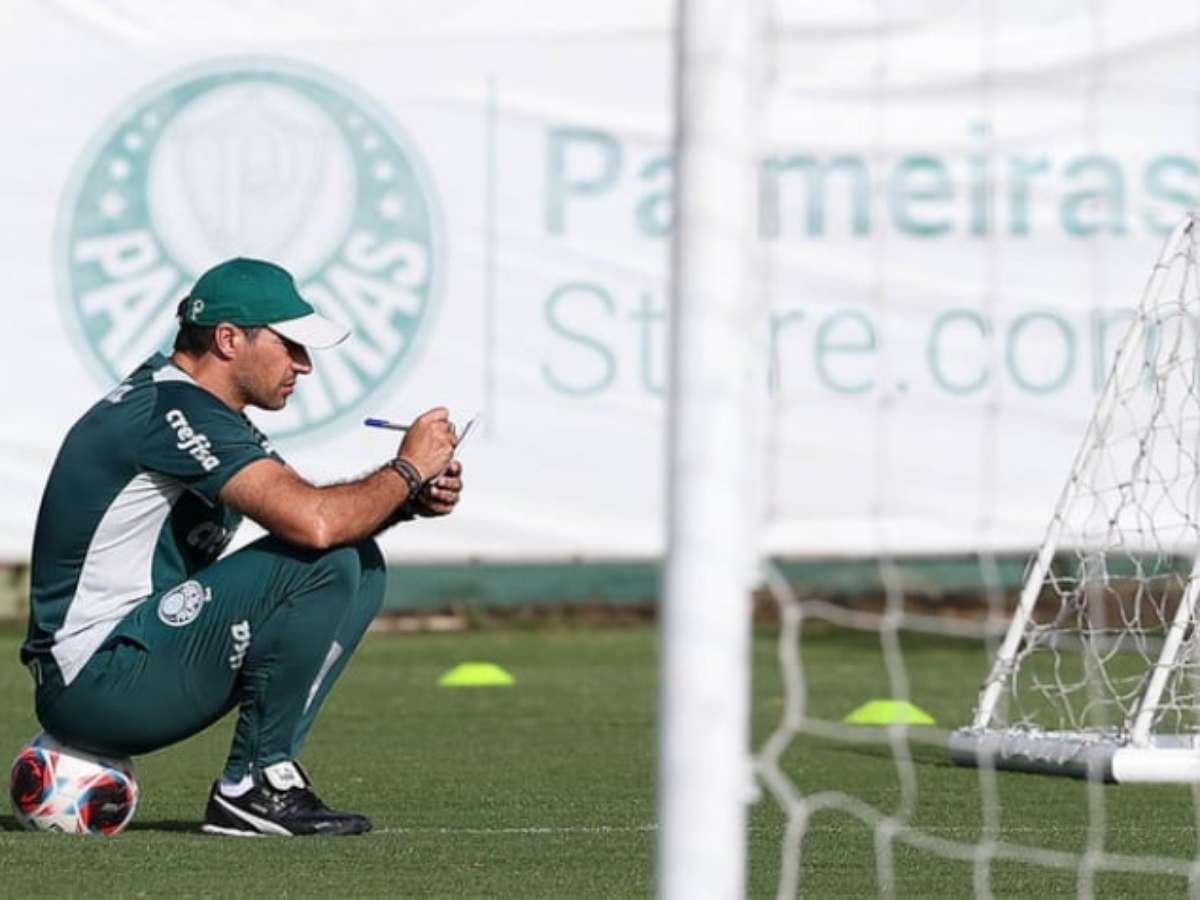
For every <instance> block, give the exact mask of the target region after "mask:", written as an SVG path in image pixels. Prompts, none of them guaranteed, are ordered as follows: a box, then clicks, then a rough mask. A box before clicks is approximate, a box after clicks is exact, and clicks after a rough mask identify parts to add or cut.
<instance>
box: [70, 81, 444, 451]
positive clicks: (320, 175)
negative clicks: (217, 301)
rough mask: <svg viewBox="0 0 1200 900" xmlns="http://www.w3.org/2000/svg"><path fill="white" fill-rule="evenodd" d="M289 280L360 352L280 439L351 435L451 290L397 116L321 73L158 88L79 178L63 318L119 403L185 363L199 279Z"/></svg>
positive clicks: (307, 395)
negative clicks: (123, 386)
mask: <svg viewBox="0 0 1200 900" xmlns="http://www.w3.org/2000/svg"><path fill="white" fill-rule="evenodd" d="M233 256H252V257H258V258H262V259H269V260H271V261H273V262H278V263H280V264H281V265H283V266H285V267H286V268H287V269H289V270H290V271H291V272H292V274H293V275H295V276H296V280H297V283H298V284H299V285H300V289H301V292H302V293H303V294H304V295H305V296H306V297H308V298H309V299H310V300H311V301H312V302H313V303H314V304H315V305H316V306H317V307H318V309H319V310H320V311H321V312H322V313H323V314H325V315H327V316H329V317H331V318H333V319H336V320H338V321H341V322H343V323H345V324H346V325H349V326H350V327H351V328H353V330H354V333H353V335H352V337H351V338H350V340H348V341H346V342H345V343H343V344H341V345H339V346H338V347H336V348H333V349H331V350H323V351H320V352H319V353H317V354H315V359H314V362H315V364H316V365H315V370H314V372H313V373H312V374H311V375H308V376H306V377H304V378H302V379H301V380H300V381H299V383H298V390H297V392H296V394H295V395H294V396H293V397H292V400H291V402H290V403H289V404H288V407H287V409H285V410H284V411H282V412H279V413H272V414H270V416H269V418H267V420H266V421H267V427H268V429H269V430H270V431H271V433H272V436H273V437H282V438H286V437H288V436H290V435H295V434H299V433H306V434H308V433H311V432H312V431H314V430H316V429H325V428H334V429H336V427H337V426H338V425H339V424H344V423H346V422H347V421H348V420H349V419H351V418H353V417H354V416H356V415H357V413H359V412H360V411H361V410H362V409H364V408H366V407H367V406H368V405H369V404H370V403H371V401H372V399H373V398H374V396H375V395H376V394H377V393H378V392H381V391H383V390H385V389H386V388H387V387H388V386H389V385H393V384H394V383H395V381H396V380H397V379H399V378H401V377H402V376H403V373H404V372H405V371H406V370H407V369H408V368H409V367H410V366H411V365H412V364H413V362H414V361H415V357H416V355H417V352H418V351H419V350H420V348H421V346H422V344H423V343H424V342H425V337H426V335H427V332H428V331H429V328H430V327H431V324H432V321H433V319H434V315H435V313H436V311H437V306H438V302H439V299H440V290H441V271H442V259H443V245H442V236H441V218H440V213H439V211H438V208H437V201H436V199H435V195H434V192H433V188H432V183H431V181H430V179H429V177H428V176H427V174H426V171H425V167H424V164H423V162H422V161H421V159H420V158H419V156H418V155H417V153H416V152H415V151H414V150H413V148H412V145H411V144H410V143H409V142H408V140H407V138H406V137H405V136H404V134H403V133H402V132H401V131H400V129H399V128H398V127H397V125H396V124H395V122H394V121H392V118H391V116H390V115H389V114H388V113H387V112H386V111H385V110H384V109H382V108H381V107H380V106H378V105H377V104H376V103H374V102H373V101H372V100H370V99H369V98H368V97H365V96H364V95H363V94H362V93H361V92H360V91H358V90H357V89H355V88H353V87H351V86H349V85H347V84H344V83H342V82H340V81H338V80H337V79H335V78H333V77H332V76H330V75H328V74H325V73H323V72H320V71H318V70H315V69H313V68H311V67H308V66H300V65H297V64H295V63H291V62H286V61H279V60H249V61H248V60H230V61H223V62H217V63H213V64H208V65H205V66H203V67H200V68H194V69H188V70H186V71H184V72H181V73H179V74H177V75H176V76H173V77H172V78H170V79H168V80H166V81H164V82H160V83H158V84H155V85H152V86H151V87H150V88H148V89H147V90H145V91H144V92H142V93H141V94H140V95H139V96H137V97H135V98H134V99H133V100H131V101H129V102H128V103H126V104H125V105H124V106H122V107H121V108H120V110H119V111H118V112H117V114H116V115H115V116H114V117H113V118H111V119H110V120H109V122H108V123H107V124H106V125H105V126H104V128H103V129H102V130H101V132H100V133H99V134H98V135H97V136H96V138H95V139H94V140H93V142H92V144H91V146H90V147H89V148H88V149H87V150H86V151H85V152H84V154H83V157H82V158H81V159H80V161H79V162H78V164H77V165H76V169H75V172H74V175H73V177H72V180H71V183H70V185H69V187H68V188H67V191H66V193H65V195H64V198H63V205H62V209H61V212H60V217H59V224H58V234H57V238H56V246H55V270H56V279H57V283H58V296H59V303H60V306H61V308H62V313H63V316H64V318H65V319H66V321H67V323H68V325H69V328H70V330H71V332H72V333H73V334H74V335H75V337H76V338H77V343H78V345H79V348H80V351H81V352H82V353H83V354H84V355H85V357H86V358H87V360H88V362H89V364H90V367H91V368H92V370H93V372H94V373H95V375H96V377H97V379H98V380H99V381H100V383H101V384H102V385H103V386H105V387H111V386H112V385H113V384H114V383H115V382H118V381H120V380H121V379H122V378H124V377H125V376H126V375H127V374H128V373H129V372H130V371H131V370H132V369H134V368H135V367H136V366H137V365H138V364H139V363H140V362H141V361H142V360H144V359H145V358H146V357H147V356H149V355H150V354H151V353H153V352H154V351H155V350H165V349H167V348H168V347H169V346H170V343H171V340H172V339H173V337H174V334H175V327H176V319H175V309H176V306H177V305H178V303H179V300H180V299H182V298H183V297H184V296H185V295H186V292H187V290H188V289H189V288H190V286H191V284H192V282H193V281H194V280H195V278H196V277H197V276H198V275H199V274H200V273H201V272H203V271H204V270H205V269H207V268H208V267H209V266H211V265H213V264H215V263H217V262H220V261H221V260H223V259H228V258H230V257H233Z"/></svg>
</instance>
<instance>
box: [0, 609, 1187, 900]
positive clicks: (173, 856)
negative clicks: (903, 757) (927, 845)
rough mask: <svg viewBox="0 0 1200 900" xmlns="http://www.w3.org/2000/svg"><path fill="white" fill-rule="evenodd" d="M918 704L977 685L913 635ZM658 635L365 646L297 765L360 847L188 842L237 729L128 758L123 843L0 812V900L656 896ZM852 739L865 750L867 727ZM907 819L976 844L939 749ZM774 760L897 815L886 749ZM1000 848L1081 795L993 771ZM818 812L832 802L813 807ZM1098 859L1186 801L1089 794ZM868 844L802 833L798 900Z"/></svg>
mask: <svg viewBox="0 0 1200 900" xmlns="http://www.w3.org/2000/svg"><path fill="white" fill-rule="evenodd" d="M17 643H18V638H17V636H16V635H15V634H13V633H7V634H3V635H0V659H2V660H4V662H3V664H0V712H2V715H0V747H7V748H8V749H7V750H6V751H4V752H7V753H12V752H15V750H16V748H17V747H18V746H19V745H20V743H21V741H23V740H24V739H25V738H26V737H28V736H29V735H30V734H32V733H33V732H34V731H35V730H36V724H35V722H34V720H33V717H32V715H31V711H30V698H29V682H28V677H27V675H26V673H25V672H24V670H23V669H21V668H20V667H19V666H18V665H17V664H16V662H15V655H16V647H17ZM803 650H804V660H805V667H806V670H805V674H806V677H807V679H808V684H809V696H810V712H811V714H812V715H814V716H818V717H821V718H825V719H829V720H834V721H837V720H840V719H841V717H842V716H844V715H845V714H846V713H847V712H849V711H850V709H852V708H853V707H854V706H856V705H858V704H859V703H860V702H862V701H864V700H866V699H870V698H872V697H882V696H887V694H888V689H887V683H888V682H887V676H886V671H885V668H884V665H883V661H882V657H881V654H880V652H879V644H878V639H877V638H875V637H873V636H870V635H857V634H850V633H846V632H838V631H833V630H820V632H819V633H816V634H812V635H810V636H809V637H808V638H806V640H805V643H804V647H803ZM775 651H776V648H775V640H774V637H773V636H772V635H770V634H766V633H763V634H761V635H760V636H759V637H758V638H757V639H756V642H755V648H754V664H755V670H754V677H755V694H754V713H753V715H754V730H755V743H756V746H759V745H761V742H762V741H763V739H764V738H765V736H766V735H767V734H768V733H769V732H770V731H771V730H772V729H773V728H774V726H775V725H776V723H777V721H778V719H779V716H780V712H781V710H782V689H781V686H780V680H779V672H778V668H777V664H776V662H775ZM464 660H491V661H494V662H497V663H500V664H501V665H503V666H505V667H506V668H508V669H509V670H510V671H511V672H512V673H513V674H514V675H515V676H516V679H517V685H516V686H515V687H512V688H487V689H457V690H450V689H444V688H438V687H436V686H435V680H436V679H437V677H438V675H440V674H441V673H442V672H443V671H445V670H446V669H448V668H449V667H450V666H452V665H453V664H455V663H457V662H461V661H464ZM904 660H905V665H906V669H907V671H908V673H909V677H910V679H911V682H912V693H913V698H914V700H916V701H917V702H918V703H919V704H920V705H921V706H922V707H923V708H925V709H926V710H928V711H929V712H930V713H932V714H933V715H934V716H935V717H936V718H937V720H938V722H939V723H940V724H942V725H945V726H947V727H952V726H954V725H957V724H958V723H959V722H962V721H964V720H965V719H966V717H967V716H968V714H969V712H970V709H971V705H972V703H973V700H974V694H975V689H976V686H977V684H978V681H979V679H980V675H981V673H982V670H983V664H984V658H983V654H982V651H981V649H980V648H979V647H977V646H974V645H969V644H963V643H961V642H953V641H945V640H935V639H929V638H919V639H916V638H914V639H906V640H905V641H904ZM655 677H656V635H655V633H654V631H653V630H652V629H650V628H646V627H633V628H621V629H617V628H607V629H591V630H585V629H578V628H538V629H516V628H514V629H504V630H482V631H477V632H470V633H464V634H454V635H435V634H427V635H391V634H379V635H371V636H369V637H368V639H367V641H366V642H365V644H364V646H363V648H362V649H361V650H360V652H359V654H358V655H357V656H356V658H355V660H354V662H353V664H352V665H351V666H350V668H349V670H348V672H347V674H346V676H345V677H344V678H343V680H342V682H341V683H340V684H339V685H338V687H337V689H336V690H335V691H334V693H333V695H332V697H331V699H330V702H329V704H328V706H327V708H326V711H325V713H324V715H323V716H322V718H321V719H320V720H319V722H318V724H317V727H316V729H315V730H314V733H313V735H312V738H311V740H310V743H309V747H308V749H307V752H306V754H305V762H306V764H307V765H308V767H309V769H310V771H311V772H312V773H313V775H314V778H315V780H316V783H317V787H318V789H319V790H320V791H321V792H322V794H323V796H325V798H326V799H327V800H328V801H330V802H331V803H334V804H335V805H342V806H344V807H346V808H351V809H358V810H361V811H363V812H366V813H368V814H369V815H371V816H372V817H373V818H374V821H375V826H376V831H375V832H374V833H372V834H370V835H367V836H365V837H361V838H340V839H339V838H307V839H295V840H283V839H259V840H246V839H236V838H216V837H210V836H206V835H202V834H200V833H199V831H198V830H197V825H198V820H199V817H200V814H201V812H202V808H203V803H204V799H205V794H206V792H207V789H208V785H209V782H210V781H211V779H212V778H213V777H214V776H215V775H216V773H217V772H218V769H219V766H220V762H221V760H222V757H223V751H224V748H225V745H226V741H227V738H228V733H229V726H230V725H231V723H230V722H225V723H222V724H221V725H220V726H218V727H217V728H215V729H213V730H212V731H210V732H209V733H206V734H203V735H200V736H198V737H196V738H193V739H192V740H190V741H187V742H185V743H183V744H181V745H179V746H177V747H174V748H171V749H169V750H167V751H164V752H162V753H158V754H153V755H151V756H148V757H144V758H142V759H140V760H139V762H138V766H139V774H140V780H141V785H142V790H143V797H142V803H141V807H140V809H139V811H138V816H137V819H136V820H135V822H134V824H133V826H132V827H131V828H130V830H128V831H127V832H126V833H124V834H122V835H120V836H118V837H116V838H112V839H100V838H95V839H81V838H71V837H63V836H58V835H35V834H26V833H24V832H20V831H17V830H15V829H16V825H15V823H14V821H13V819H12V818H11V816H9V815H7V811H6V810H5V814H4V815H2V816H0V829H3V832H2V833H0V893H2V894H3V895H4V896H14V897H15V896H35V895H41V896H63V895H76V896H83V895H89V896H96V895H104V896H151V897H155V896H163V895H168V894H170V895H176V896H194V895H208V896H235V895H236V896H324V897H340V896H353V895H374V896H378V895H384V894H387V895H392V896H405V897H475V896H489V897H502V898H510V897H511V898H532V897H553V898H575V897H606V898H607V897H638V896H647V895H648V894H650V893H651V892H652V890H653V868H654V867H653V854H654V842H655V832H654V818H655V809H654V804H655V799H654V753H655V746H654V742H655V726H654V705H655ZM863 736H864V738H866V737H870V736H871V732H870V731H869V730H868V731H864V732H863ZM912 755H913V758H914V760H915V766H914V771H915V775H916V791H915V801H914V804H913V806H912V808H911V822H912V823H913V825H915V827H916V828H917V829H919V831H920V833H921V834H923V835H926V836H931V837H933V838H937V839H943V840H947V841H958V842H966V843H968V844H973V843H974V842H976V841H977V840H979V838H980V835H981V833H982V832H981V822H982V813H981V809H982V807H981V801H980V786H979V784H980V783H979V776H978V774H977V773H976V772H975V771H973V770H970V769H961V768H958V767H955V766H953V765H952V764H950V763H949V762H948V761H947V759H946V757H945V755H944V753H943V752H942V750H941V749H940V748H939V747H936V746H930V745H927V744H923V743H914V744H913V745H912ZM784 763H785V767H786V770H787V771H788V773H789V775H790V776H791V777H792V779H793V780H794V782H795V783H796V785H797V786H798V787H799V788H800V790H801V791H803V792H804V793H805V794H817V793H819V792H831V791H833V792H837V791H842V792H845V793H846V794H849V795H852V796H854V797H857V798H859V799H860V800H861V801H862V802H863V803H865V804H869V805H870V807H873V808H874V809H875V810H877V811H878V812H880V813H883V814H891V813H895V812H896V811H897V810H899V809H901V806H902V804H903V802H904V793H903V791H902V788H901V784H902V779H901V777H900V776H899V775H898V769H897V766H896V764H895V762H894V760H893V757H892V753H891V750H890V749H889V747H888V745H887V744H886V743H879V742H872V741H861V742H853V743H849V742H837V741H832V740H827V739H821V738H815V737H801V738H797V739H796V740H794V741H793V742H792V744H791V745H790V746H789V748H788V750H787V752H786V754H785V756H784ZM998 781H999V794H1000V798H1001V809H1002V812H1001V823H1000V824H1001V828H1002V833H1001V835H1000V838H1001V839H1002V840H1004V841H1007V842H1011V843H1015V844H1023V845H1029V846H1037V847H1043V848H1048V849H1053V850H1060V851H1069V852H1073V853H1077V852H1081V851H1082V850H1083V849H1085V848H1086V847H1087V845H1088V840H1089V832H1088V825H1089V794H1088V790H1087V787H1086V785H1084V784H1082V783H1079V782H1073V781H1069V780H1063V779H1053V778H1047V777H1041V776H1032V775H1016V774H1002V775H1000V776H999V778H998ZM826 796H828V795H826ZM1097 800H1098V801H1099V802H1100V803H1101V805H1102V807H1103V810H1102V812H1103V817H1102V818H1101V817H1098V816H1097V817H1094V820H1095V821H1097V822H1101V823H1103V825H1102V828H1101V829H1100V830H1099V831H1098V832H1097V834H1096V835H1095V836H1093V841H1095V840H1097V839H1102V840H1103V847H1104V848H1105V849H1106V850H1108V851H1110V852H1117V853H1126V854H1139V855H1155V856H1160V857H1174V858H1176V859H1179V860H1188V859H1193V858H1195V857H1196V855H1197V832H1196V824H1195V817H1196V812H1195V807H1194V806H1193V799H1192V793H1191V791H1190V790H1188V789H1187V788H1180V787H1154V788H1132V787H1128V786H1125V787H1120V788H1116V787H1110V788H1104V789H1103V790H1102V791H1098V792H1096V794H1095V796H1094V797H1093V798H1092V802H1096V801H1097ZM784 824H785V819H784V816H783V815H782V813H781V811H780V810H779V808H778V806H777V805H776V804H775V802H774V800H772V799H771V798H770V796H767V795H764V796H763V798H762V799H761V800H760V801H759V802H758V803H756V804H755V806H754V807H753V808H752V812H751V819H750V879H749V887H748V890H749V893H750V894H751V895H752V896H774V893H775V890H776V884H777V881H778V876H779V858H780V848H781V843H782V840H783V828H784ZM875 857H876V851H875V830H874V828H873V827H872V825H870V824H868V823H867V822H865V821H864V820H863V819H862V818H860V817H859V816H858V815H855V814H851V813H848V812H846V811H843V810H840V809H828V810H825V811H821V812H818V813H816V814H814V815H813V816H812V817H811V819H810V820H809V823H808V828H807V831H806V833H805V837H804V841H803V845H802V873H803V875H802V889H803V893H804V895H805V896H808V897H828V896H859V897H861V896H874V895H876V894H877V892H878V884H877V880H876V866H875ZM894 860H895V879H896V882H895V883H896V893H897V894H898V895H899V896H902V897H932V896H946V897H963V896H970V895H971V894H972V891H973V882H972V878H973V868H972V865H971V864H970V863H969V862H966V861H960V860H948V859H946V858H943V857H940V856H937V855H934V854H931V853H929V852H927V851H926V850H923V849H918V848H915V847H912V846H910V845H908V844H907V843H905V842H904V841H898V842H897V843H896V844H895V851H894ZM991 885H992V889H993V891H994V892H995V894H996V895H997V896H1028V897H1046V896H1056V895H1058V896H1075V895H1077V893H1078V880H1077V876H1076V873H1075V872H1072V871H1064V870H1061V869H1052V868H1045V867H1040V866H1034V865H1028V864H1022V863H1016V862H996V863H994V864H993V866H992V870H991ZM1094 887H1095V891H1096V893H1097V894H1099V895H1102V896H1156V897H1167V896H1186V895H1187V891H1186V888H1187V883H1186V881H1185V880H1184V879H1183V878H1180V877H1173V876H1170V877H1168V876H1164V875H1155V874H1127V873H1116V874H1111V873H1109V874H1106V873H1103V872H1101V873H1099V874H1097V875H1096V877H1095V881H1094Z"/></svg>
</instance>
